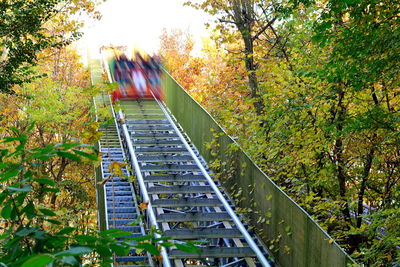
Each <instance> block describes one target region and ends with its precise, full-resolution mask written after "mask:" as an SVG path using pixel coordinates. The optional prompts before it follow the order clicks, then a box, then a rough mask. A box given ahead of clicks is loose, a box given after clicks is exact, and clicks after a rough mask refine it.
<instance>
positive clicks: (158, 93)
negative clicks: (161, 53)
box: [111, 53, 164, 101]
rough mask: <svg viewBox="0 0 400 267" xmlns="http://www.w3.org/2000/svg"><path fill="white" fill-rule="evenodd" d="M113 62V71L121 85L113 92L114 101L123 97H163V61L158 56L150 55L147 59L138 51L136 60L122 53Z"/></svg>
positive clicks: (115, 78)
mask: <svg viewBox="0 0 400 267" xmlns="http://www.w3.org/2000/svg"><path fill="white" fill-rule="evenodd" d="M113 63H114V64H112V65H113V66H112V67H111V71H112V72H113V76H114V80H115V81H116V82H117V83H118V85H119V86H118V89H117V90H116V91H114V92H113V93H112V99H113V101H115V100H118V99H121V98H157V99H162V98H163V96H164V93H163V90H162V87H161V74H162V72H161V67H160V64H161V63H160V61H159V59H158V57H156V56H154V57H148V60H145V59H144V58H143V57H142V56H141V55H140V54H139V53H136V54H135V60H130V59H128V58H127V57H126V56H125V55H121V56H119V57H116V58H115V60H114V62H113Z"/></svg>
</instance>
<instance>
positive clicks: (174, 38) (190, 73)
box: [159, 29, 203, 90]
mask: <svg viewBox="0 0 400 267" xmlns="http://www.w3.org/2000/svg"><path fill="white" fill-rule="evenodd" d="M193 47H194V40H193V37H192V36H191V35H190V34H189V33H188V32H184V31H182V30H178V29H175V30H172V31H171V32H170V33H169V32H168V31H167V30H166V29H163V32H162V34H161V36H160V50H159V54H160V55H161V56H162V57H163V59H164V64H165V66H166V68H167V69H168V70H169V71H170V74H171V75H172V76H173V77H174V78H175V79H176V80H177V81H178V82H179V83H180V84H181V85H182V86H183V87H184V88H186V89H187V90H192V89H193V87H194V86H195V84H194V81H195V80H196V77H197V76H198V75H199V74H200V72H201V69H202V67H203V63H202V61H201V59H200V58H197V57H193V56H191V53H192V52H193Z"/></svg>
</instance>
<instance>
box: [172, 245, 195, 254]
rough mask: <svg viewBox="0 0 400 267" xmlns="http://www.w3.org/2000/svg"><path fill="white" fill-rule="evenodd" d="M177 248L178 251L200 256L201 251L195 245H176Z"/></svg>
mask: <svg viewBox="0 0 400 267" xmlns="http://www.w3.org/2000/svg"><path fill="white" fill-rule="evenodd" d="M175 246H176V248H177V249H179V250H182V251H185V252H189V253H197V254H200V249H199V248H198V247H196V246H194V245H190V244H189V245H187V244H179V243H176V244H175Z"/></svg>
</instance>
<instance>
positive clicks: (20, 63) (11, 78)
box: [0, 0, 98, 93]
mask: <svg viewBox="0 0 400 267" xmlns="http://www.w3.org/2000/svg"><path fill="white" fill-rule="evenodd" d="M94 5H95V2H93V1H91V0H84V1H77V0H73V1H72V0H69V1H63V0H35V1H34V0H28V1H25V0H3V1H1V3H0V12H1V17H0V48H1V51H2V52H1V57H0V91H1V92H5V93H12V90H11V88H12V86H13V85H18V84H22V83H24V82H28V81H31V80H32V79H33V78H34V77H37V76H38V75H34V73H33V71H32V69H31V68H30V66H33V65H35V64H36V63H37V59H38V58H37V57H38V52H40V51H43V50H44V49H46V48H51V47H53V48H60V47H62V46H65V45H67V44H70V43H71V42H72V41H73V40H76V38H78V37H79V36H80V33H79V32H78V28H79V23H77V22H76V21H72V20H70V19H69V18H68V16H70V15H73V14H75V13H77V12H81V11H86V12H88V13H92V14H93V15H94V16H98V13H96V11H95V10H94ZM55 18H57V19H59V20H58V21H57V20H56V19H55ZM49 24H53V25H58V26H60V25H62V26H63V27H64V31H58V32H57V31H54V29H55V28H54V27H50V25H49ZM68 27H69V28H68Z"/></svg>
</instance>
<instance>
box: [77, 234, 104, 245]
mask: <svg viewBox="0 0 400 267" xmlns="http://www.w3.org/2000/svg"><path fill="white" fill-rule="evenodd" d="M75 240H76V241H77V242H78V243H79V244H80V245H83V244H84V243H89V244H93V243H95V242H96V241H97V240H98V238H97V237H95V236H91V235H77V236H75Z"/></svg>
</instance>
